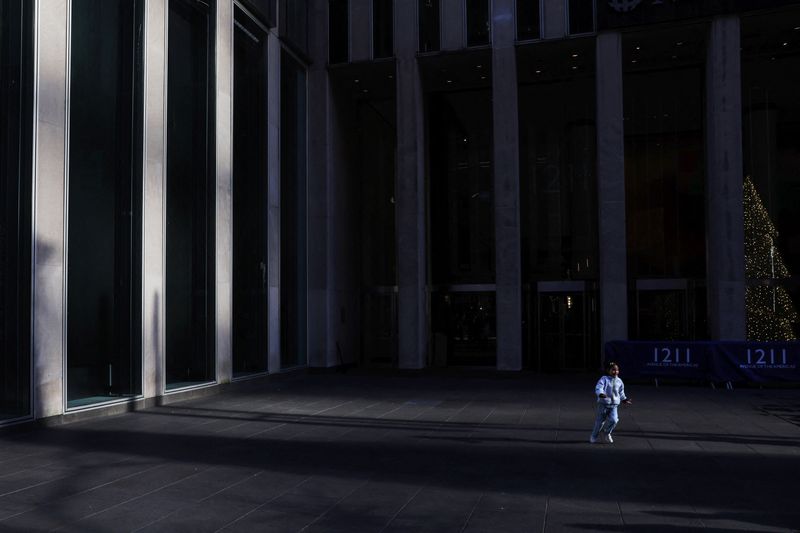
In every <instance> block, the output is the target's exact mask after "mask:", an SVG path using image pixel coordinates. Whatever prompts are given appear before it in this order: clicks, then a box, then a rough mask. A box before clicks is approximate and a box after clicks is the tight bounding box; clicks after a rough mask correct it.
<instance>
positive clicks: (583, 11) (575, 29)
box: [568, 0, 594, 35]
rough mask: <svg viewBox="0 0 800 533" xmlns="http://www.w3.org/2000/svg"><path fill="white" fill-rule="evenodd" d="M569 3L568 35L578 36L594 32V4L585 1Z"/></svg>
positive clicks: (572, 0)
mask: <svg viewBox="0 0 800 533" xmlns="http://www.w3.org/2000/svg"><path fill="white" fill-rule="evenodd" d="M568 1H569V4H568V6H569V8H568V9H569V19H568V21H569V33H570V35H579V34H581V33H592V32H593V31H594V2H587V1H586V0H568Z"/></svg>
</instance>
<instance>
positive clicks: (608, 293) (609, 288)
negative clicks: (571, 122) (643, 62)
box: [596, 32, 628, 350]
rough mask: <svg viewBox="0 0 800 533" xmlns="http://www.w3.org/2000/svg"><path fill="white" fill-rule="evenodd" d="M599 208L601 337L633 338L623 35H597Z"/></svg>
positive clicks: (614, 338)
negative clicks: (626, 196) (628, 251)
mask: <svg viewBox="0 0 800 533" xmlns="http://www.w3.org/2000/svg"><path fill="white" fill-rule="evenodd" d="M596 84H597V208H598V229H599V239H600V241H599V255H600V272H599V276H600V283H599V284H600V341H601V350H602V349H603V348H602V347H603V346H605V343H606V342H607V341H611V340H623V339H627V338H628V278H627V245H626V235H625V231H626V230H625V127H624V124H623V121H622V110H623V107H622V85H623V84H622V36H621V35H620V34H619V33H618V32H603V33H600V34H598V35H597V80H596Z"/></svg>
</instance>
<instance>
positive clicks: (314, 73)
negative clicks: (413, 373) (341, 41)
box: [308, 0, 335, 367]
mask: <svg viewBox="0 0 800 533" xmlns="http://www.w3.org/2000/svg"><path fill="white" fill-rule="evenodd" d="M308 20H309V32H308V33H309V37H310V55H311V58H312V60H313V63H312V64H311V67H309V70H308V235H309V239H308V365H309V366H312V367H328V366H329V364H328V363H329V361H331V360H334V359H333V355H335V352H334V350H335V347H331V346H329V343H328V321H329V316H328V315H329V309H328V303H329V286H330V283H329V276H330V272H329V268H328V253H329V246H330V243H329V241H330V238H329V223H330V217H329V174H330V150H331V148H330V108H331V88H330V81H329V79H328V71H327V64H328V2H327V0H312V1H311V2H310V10H309V17H308ZM332 354H333V355H332Z"/></svg>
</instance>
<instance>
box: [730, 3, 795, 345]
mask: <svg viewBox="0 0 800 533" xmlns="http://www.w3.org/2000/svg"><path fill="white" fill-rule="evenodd" d="M798 91H800V9H797V8H793V9H790V10H785V11H781V12H776V13H770V14H767V15H760V16H754V17H745V18H743V19H742V110H743V113H744V116H743V120H742V128H743V130H744V131H743V144H744V171H745V182H744V206H743V209H744V239H745V242H744V250H745V275H746V277H747V282H748V286H747V293H746V300H745V302H746V308H747V338H748V339H750V340H756V341H784V340H797V339H798V335H800V317H798V305H800V202H798V199H800V100H798V98H797V94H798Z"/></svg>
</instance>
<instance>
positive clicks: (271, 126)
mask: <svg viewBox="0 0 800 533" xmlns="http://www.w3.org/2000/svg"><path fill="white" fill-rule="evenodd" d="M267 72H268V74H267V77H268V79H267V167H268V175H269V177H268V180H269V185H268V193H267V196H268V198H267V202H268V207H267V210H268V213H267V217H268V218H267V250H268V252H267V253H268V256H267V294H268V300H267V301H268V303H267V316H268V321H267V322H268V326H267V327H268V328H269V330H268V334H267V338H268V343H269V348H268V362H267V371H268V372H269V373H270V374H274V373H277V372H280V370H281V41H280V39H279V37H278V35H277V33H276V31H275V30H270V32H269V35H268V36H267Z"/></svg>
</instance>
